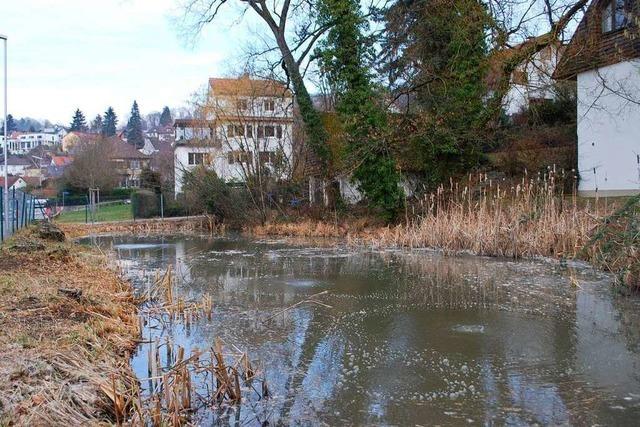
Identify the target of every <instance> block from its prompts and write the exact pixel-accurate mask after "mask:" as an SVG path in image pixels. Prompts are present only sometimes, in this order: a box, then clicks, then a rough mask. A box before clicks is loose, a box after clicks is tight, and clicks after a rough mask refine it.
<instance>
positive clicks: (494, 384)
mask: <svg viewBox="0 0 640 427" xmlns="http://www.w3.org/2000/svg"><path fill="white" fill-rule="evenodd" d="M94 243H98V244H100V245H102V246H104V247H108V248H110V249H113V250H114V251H115V252H116V253H117V254H118V256H119V257H120V259H121V265H122V266H123V268H124V270H125V272H126V274H127V275H129V277H131V278H132V279H133V280H134V281H135V283H136V286H137V287H138V289H141V290H143V289H144V288H145V286H146V285H147V284H148V283H149V282H150V281H151V280H152V279H153V277H154V275H155V274H156V272H157V270H158V269H165V268H166V266H167V265H169V264H171V265H173V266H174V268H175V271H176V272H177V277H178V279H179V280H178V287H179V290H180V292H182V293H183V294H184V295H186V296H188V297H189V298H194V299H197V298H199V297H200V296H202V295H204V294H207V293H210V294H212V295H213V297H214V307H215V309H214V312H215V315H214V318H213V319H212V320H211V321H210V322H201V323H195V324H193V325H191V327H190V328H187V327H186V326H184V325H180V324H176V325H173V326H171V327H169V328H166V327H165V328H162V329H160V330H155V331H153V330H149V331H147V332H148V333H149V334H151V335H153V334H156V335H159V336H160V337H161V339H164V337H165V336H171V337H172V338H173V340H174V341H175V342H178V343H180V344H181V345H183V346H186V348H194V347H198V348H207V347H209V346H211V345H212V343H213V340H214V338H215V337H221V338H223V339H224V340H225V341H227V342H232V343H235V344H236V345H237V346H238V347H239V348H241V349H243V350H244V349H246V350H248V351H249V353H250V354H251V355H253V356H254V357H256V358H258V359H259V362H260V363H259V364H260V366H261V367H262V368H263V369H264V370H265V371H266V375H267V379H268V381H269V384H270V387H271V389H272V392H273V393H274V398H273V399H272V400H271V401H270V402H269V403H268V404H266V403H264V402H262V403H260V404H257V403H256V402H249V403H248V404H245V405H243V407H242V408H241V409H240V412H236V415H237V416H238V418H237V420H238V422H239V423H240V424H257V423H262V422H264V421H268V422H269V423H271V424H274V423H276V424H277V423H285V424H288V423H294V422H301V423H306V422H309V423H316V422H320V421H321V422H325V423H329V424H385V425H386V424H434V423H445V424H450V423H482V424H493V423H497V424H504V423H508V424H530V423H541V424H586V423H589V424H594V423H602V424H613V423H615V424H633V423H634V420H635V419H636V417H638V416H640V378H639V376H638V372H640V371H639V370H638V367H639V365H638V364H639V362H640V354H639V347H638V345H639V343H640V341H639V340H640V338H639V336H638V331H639V330H640V329H638V326H640V319H639V316H640V310H638V308H639V302H638V300H636V299H628V298H626V299H619V298H617V297H615V295H612V294H611V292H610V291H609V285H610V283H609V278H608V277H607V276H605V275H602V274H598V273H595V272H593V271H591V270H590V269H588V268H585V267H580V266H573V267H571V270H572V272H571V274H573V275H575V276H576V277H577V279H578V281H579V284H580V285H579V287H577V288H575V287H572V286H570V284H569V274H570V272H569V269H568V268H566V267H561V266H556V265H551V264H549V263H546V262H542V261H540V262H517V263H516V262H509V261H504V260H495V259H486V258H479V257H456V258H447V257H442V256H440V255H439V254H437V253H434V252H430V251H414V252H403V251H379V252H368V251H359V250H353V249H349V248H323V247H321V246H310V245H308V244H307V245H290V244H286V243H283V242H278V241H246V240H242V239H235V238H227V239H214V238H196V237H172V238H161V237H154V238H135V237H132V236H125V237H108V238H107V237H104V238H98V239H95V240H94ZM323 290H328V291H329V293H328V296H327V297H325V298H324V300H323V301H324V302H326V303H327V304H329V305H331V307H332V308H330V309H329V308H326V307H321V306H315V305H309V304H303V305H300V306H297V307H295V308H294V309H291V310H288V311H286V312H285V313H283V314H282V315H278V316H276V317H275V318H274V319H273V321H269V322H266V323H265V322H264V321H265V319H268V318H269V317H271V316H273V315H274V314H276V313H278V312H279V311H281V310H282V309H283V308H285V307H288V306H290V305H292V304H294V303H296V302H298V301H301V300H304V299H305V298H306V297H308V296H309V295H312V294H315V293H318V292H321V291H323ZM145 363H146V360H145V356H144V355H142V354H139V355H137V356H135V357H134V367H135V368H136V370H137V372H138V373H139V375H140V376H141V377H144V376H145V375H146V372H145V371H146V364H145ZM200 416H201V417H203V420H206V421H207V422H208V421H213V420H217V418H216V415H215V414H200ZM203 422H205V421H203Z"/></svg>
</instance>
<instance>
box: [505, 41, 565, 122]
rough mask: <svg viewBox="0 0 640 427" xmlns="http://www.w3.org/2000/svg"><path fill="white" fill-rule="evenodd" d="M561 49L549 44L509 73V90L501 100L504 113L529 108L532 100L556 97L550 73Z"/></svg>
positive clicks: (517, 111)
mask: <svg viewBox="0 0 640 427" xmlns="http://www.w3.org/2000/svg"><path fill="white" fill-rule="evenodd" d="M563 50H564V49H563V48H562V47H560V48H559V47H557V46H555V45H550V46H548V47H546V48H544V49H543V50H541V51H539V52H537V53H536V54H535V55H534V56H533V58H532V59H531V60H530V61H527V62H524V63H522V64H520V65H519V66H518V67H517V69H516V71H514V73H513V74H512V75H511V82H510V85H509V91H508V92H507V94H506V95H505V98H504V101H503V109H504V112H505V114H507V115H508V116H512V115H514V114H518V113H521V112H523V111H526V110H527V109H529V105H530V104H531V103H532V102H536V101H539V100H553V99H555V98H556V93H555V90H554V87H555V86H554V80H553V79H552V75H553V72H554V71H555V69H556V66H557V65H558V62H559V61H560V59H561V56H562V52H563Z"/></svg>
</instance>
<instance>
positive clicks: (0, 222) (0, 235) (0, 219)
mask: <svg viewBox="0 0 640 427" xmlns="http://www.w3.org/2000/svg"><path fill="white" fill-rule="evenodd" d="M3 191H4V188H0V242H3V241H4V223H5V218H4V194H2V192H3Z"/></svg>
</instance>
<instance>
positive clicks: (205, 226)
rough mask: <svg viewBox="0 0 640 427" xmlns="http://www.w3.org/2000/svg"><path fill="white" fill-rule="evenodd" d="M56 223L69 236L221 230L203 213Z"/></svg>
mask: <svg viewBox="0 0 640 427" xmlns="http://www.w3.org/2000/svg"><path fill="white" fill-rule="evenodd" d="M55 223H56V225H57V226H59V227H60V229H62V230H63V231H64V233H65V234H66V235H67V237H69V238H76V237H83V236H87V235H90V234H116V233H117V234H124V233H126V234H137V235H145V234H155V233H191V232H203V231H205V232H211V231H219V232H220V231H223V230H224V228H223V227H222V228H221V227H220V226H218V225H216V223H215V222H214V221H213V219H212V218H209V217H207V216H204V215H198V216H188V217H174V218H164V219H161V218H152V219H138V220H135V221H134V220H128V221H107V222H98V223H93V224H92V223H89V224H85V223H65V222H59V221H57V220H56V222H55Z"/></svg>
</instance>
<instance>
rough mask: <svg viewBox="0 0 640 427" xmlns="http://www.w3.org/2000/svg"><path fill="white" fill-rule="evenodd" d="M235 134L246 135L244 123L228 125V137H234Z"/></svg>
mask: <svg viewBox="0 0 640 427" xmlns="http://www.w3.org/2000/svg"><path fill="white" fill-rule="evenodd" d="M235 136H244V126H242V125H227V137H228V138H233V137H235Z"/></svg>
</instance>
